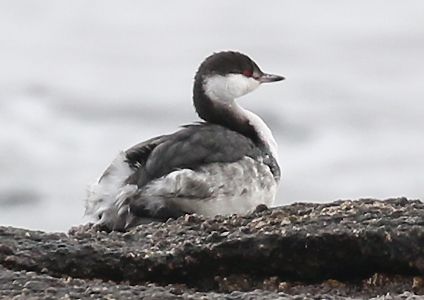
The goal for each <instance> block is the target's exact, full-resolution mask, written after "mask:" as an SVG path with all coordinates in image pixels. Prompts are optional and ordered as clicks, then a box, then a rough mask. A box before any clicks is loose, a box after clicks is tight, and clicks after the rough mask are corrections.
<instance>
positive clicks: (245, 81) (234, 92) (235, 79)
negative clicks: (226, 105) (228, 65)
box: [203, 74, 260, 102]
mask: <svg viewBox="0 0 424 300" xmlns="http://www.w3.org/2000/svg"><path fill="white" fill-rule="evenodd" d="M259 85H260V83H259V81H258V80H256V79H254V78H252V77H246V76H244V75H241V74H228V75H226V76H222V75H212V76H210V77H208V78H206V79H205V82H204V85H203V88H204V90H205V94H206V96H208V97H209V98H210V99H211V100H213V101H219V102H231V101H233V100H234V99H235V98H238V97H241V96H243V95H246V94H247V93H250V92H251V91H253V90H255V89H256V88H258V87H259Z"/></svg>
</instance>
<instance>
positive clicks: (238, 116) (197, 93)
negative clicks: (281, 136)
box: [193, 76, 277, 157]
mask: <svg viewBox="0 0 424 300" xmlns="http://www.w3.org/2000/svg"><path fill="white" fill-rule="evenodd" d="M196 77H197V78H196V81H195V84H194V90H193V102H194V106H195V108H196V112H197V114H198V115H199V117H200V118H202V119H203V120H205V121H206V122H209V123H214V124H218V125H221V126H224V127H226V128H228V129H230V130H233V131H237V132H238V133H240V134H242V135H244V136H246V137H247V138H249V139H251V140H252V141H253V142H254V143H255V144H256V145H257V146H258V147H260V148H262V149H264V150H265V151H266V152H268V151H269V152H271V154H272V155H273V156H274V157H277V148H276V142H275V139H274V137H273V136H272V133H271V130H270V129H269V128H268V126H266V124H265V123H264V121H262V119H261V118H260V117H258V116H257V115H255V114H254V113H252V112H250V111H248V110H245V109H243V108H242V107H241V106H239V105H238V104H237V103H236V102H235V101H234V99H230V98H229V97H223V98H225V99H221V98H217V97H215V96H214V94H213V93H211V92H205V84H204V81H203V80H202V78H198V76H196ZM221 94H222V93H221Z"/></svg>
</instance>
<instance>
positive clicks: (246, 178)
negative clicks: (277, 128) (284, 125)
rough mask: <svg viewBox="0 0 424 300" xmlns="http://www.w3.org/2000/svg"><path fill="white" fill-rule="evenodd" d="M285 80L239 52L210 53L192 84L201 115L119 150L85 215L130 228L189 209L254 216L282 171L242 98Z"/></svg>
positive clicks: (268, 137)
mask: <svg viewBox="0 0 424 300" xmlns="http://www.w3.org/2000/svg"><path fill="white" fill-rule="evenodd" d="M283 79H285V78H284V77H283V76H280V75H272V74H267V73H264V72H262V71H261V69H260V68H259V66H258V65H257V64H256V63H255V62H254V61H253V60H252V59H250V58H249V57H248V56H247V55H245V54H243V53H240V52H236V51H222V52H215V53H213V54H212V55H210V56H208V57H207V58H206V59H205V60H204V61H203V62H202V63H201V64H200V66H199V68H198V70H197V72H196V74H195V77H194V86H193V104H194V108H195V110H196V112H197V114H198V116H199V117H200V118H201V119H202V120H201V121H199V122H195V123H192V124H189V125H184V126H182V127H181V129H180V130H178V131H176V132H175V133H172V134H165V135H161V136H158V137H154V138H151V139H149V140H147V141H144V142H141V143H139V144H137V145H135V146H133V147H131V148H129V149H128V150H126V151H120V152H119V154H118V156H117V157H116V158H115V160H114V161H113V162H112V164H111V165H110V166H109V167H108V168H107V169H106V170H105V171H104V173H103V174H102V175H101V176H100V178H99V179H98V180H97V181H96V182H95V183H94V184H92V185H91V186H90V187H89V188H88V195H87V198H86V201H85V215H87V216H89V217H92V218H93V219H94V220H95V223H96V224H99V225H102V226H104V227H106V228H108V229H110V230H116V231H125V230H128V229H130V228H132V227H134V226H137V225H140V224H145V223H149V222H152V221H162V222H165V221H167V220H168V219H169V218H171V219H176V218H179V217H180V216H183V215H186V214H198V215H203V216H207V217H208V216H210V217H213V216H216V215H230V214H247V213H249V212H251V211H254V210H255V208H256V207H257V206H258V205H259V204H264V205H266V206H271V205H272V204H273V202H274V200H275V197H276V192H277V187H278V184H279V181H280V176H281V172H280V167H279V164H278V158H277V144H276V141H275V139H274V137H273V135H272V132H271V130H270V129H269V127H268V126H267V125H266V124H265V122H264V121H263V120H262V119H261V118H260V117H259V116H257V115H256V114H254V113H253V112H250V111H248V110H246V109H244V108H242V107H241V106H240V105H239V104H237V103H236V101H235V99H236V98H239V97H241V96H243V95H245V94H247V93H250V92H252V91H253V90H255V89H256V88H258V87H259V86H260V85H261V84H263V83H270V82H277V81H281V80H283Z"/></svg>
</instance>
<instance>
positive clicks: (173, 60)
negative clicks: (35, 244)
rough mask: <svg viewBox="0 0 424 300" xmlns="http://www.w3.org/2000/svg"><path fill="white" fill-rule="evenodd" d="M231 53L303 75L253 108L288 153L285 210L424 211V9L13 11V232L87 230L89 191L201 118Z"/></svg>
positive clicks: (255, 97) (4, 49)
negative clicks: (372, 204)
mask: <svg viewBox="0 0 424 300" xmlns="http://www.w3.org/2000/svg"><path fill="white" fill-rule="evenodd" d="M227 49H232V50H240V51H242V52H244V53H246V54H248V55H250V56H251V57H252V58H253V59H254V60H255V61H256V62H257V63H258V64H259V65H260V66H261V68H262V69H263V70H264V71H266V72H270V73H276V74H281V75H284V76H286V77H287V80H286V81H285V82H281V83H275V84H269V85H266V86H265V85H264V86H262V87H261V88H260V89H259V90H257V91H255V92H254V93H252V94H249V95H248V96H246V97H244V98H242V99H240V100H239V103H241V104H242V105H243V106H244V107H245V108H247V109H250V110H252V111H254V112H255V113H257V114H258V115H260V116H261V117H262V118H263V119H264V120H265V121H266V122H267V123H268V125H269V126H270V127H271V129H272V130H273V132H274V134H275V137H276V139H277V141H278V144H279V156H280V163H281V168H282V172H283V177H282V182H281V185H280V189H279V194H278V198H277V201H276V204H277V205H281V204H288V203H292V202H296V201H308V202H329V201H333V200H336V199H357V198H361V197H375V198H381V199H384V198H387V197H396V196H407V197H410V198H421V199H424V190H423V180H424V2H423V1H418V0H417V1H393V0H384V1H383V0H382V1H368V0H367V1H365V0H359V1H323V0H310V1H208V2H206V1H150V2H147V1H145V2H141V1H105V0H102V1H29V0H27V1H2V2H0V225H13V226H19V227H25V228H31V229H43V230H49V231H66V230H67V229H69V227H70V226H72V225H77V224H81V223H84V222H87V221H88V220H87V219H85V218H83V199H84V197H85V193H86V187H87V185H88V183H90V182H93V181H94V180H95V179H96V178H97V177H98V176H99V175H100V174H101V173H102V172H103V170H104V169H105V168H106V167H107V166H108V164H109V163H110V162H111V161H112V160H113V158H114V157H115V155H116V154H117V153H118V151H119V150H120V149H127V148H128V147H130V146H132V145H134V144H136V143H138V142H140V141H142V140H145V139H147V138H150V137H152V136H155V135H158V134H163V133H167V132H173V131H175V130H176V129H177V127H178V126H179V125H182V124H186V123H190V122H192V121H195V120H197V116H196V115H195V113H194V111H193V108H192V104H191V89H192V82H193V76H194V72H195V70H196V69H197V67H198V65H199V63H200V62H201V61H202V60H203V59H204V58H205V57H206V56H207V55H209V54H211V53H212V52H214V51H218V50H227Z"/></svg>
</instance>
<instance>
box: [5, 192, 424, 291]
mask: <svg viewBox="0 0 424 300" xmlns="http://www.w3.org/2000/svg"><path fill="white" fill-rule="evenodd" d="M423 225H424V204H423V203H422V202H421V201H419V200H407V199H406V198H397V199H388V200H384V201H381V200H373V199H361V200H357V201H349V200H348V201H336V202H333V203H327V204H311V203H296V204H293V205H289V206H282V207H276V208H271V209H267V208H266V207H262V206H259V207H258V208H257V209H256V211H255V212H253V213H252V214H250V215H247V216H238V215H233V216H226V217H223V216H217V217H215V218H205V217H202V216H196V215H186V216H184V217H181V218H179V219H177V220H168V221H167V222H166V223H151V224H147V225H141V226H138V227H136V228H133V229H132V230H130V231H128V232H125V233H121V232H105V231H102V230H101V228H99V227H97V226H93V225H91V224H87V225H83V226H80V227H77V228H72V229H71V230H70V231H69V232H68V233H67V234H66V233H46V232H40V231H30V230H24V229H18V228H11V227H0V298H1V299H40V298H41V299H142V298H143V299H323V298H325V299H364V298H365V299H367V298H374V299H419V298H420V297H421V296H419V295H421V294H424V227H423Z"/></svg>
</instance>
